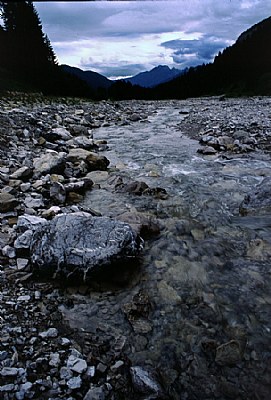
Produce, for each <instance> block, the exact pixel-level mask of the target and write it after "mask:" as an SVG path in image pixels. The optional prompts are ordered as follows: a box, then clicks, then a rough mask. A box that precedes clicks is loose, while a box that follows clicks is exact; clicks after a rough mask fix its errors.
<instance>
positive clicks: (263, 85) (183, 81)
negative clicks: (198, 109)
mask: <svg viewBox="0 0 271 400" xmlns="http://www.w3.org/2000/svg"><path fill="white" fill-rule="evenodd" d="M270 37H271V17H269V18H266V19H265V20H263V21H261V22H259V23H258V24H255V25H253V26H252V27H251V28H249V29H248V30H246V31H245V32H243V33H242V34H241V35H240V36H239V38H238V39H237V40H236V42H235V43H234V44H233V45H232V46H230V47H227V48H226V49H225V50H224V51H223V52H222V53H221V52H219V54H218V55H217V56H216V57H215V60H214V62H213V63H210V64H207V65H205V64H203V65H200V66H198V67H195V68H190V69H189V70H188V71H187V72H186V73H185V74H183V75H181V76H179V77H177V78H175V79H173V80H171V81H170V82H167V83H164V84H161V85H159V86H157V87H156V88H154V89H153V93H152V96H153V97H154V98H179V99H180V98H187V97H193V96H204V95H220V94H224V93H225V94H229V95H234V96H240V95H271V47H270Z"/></svg>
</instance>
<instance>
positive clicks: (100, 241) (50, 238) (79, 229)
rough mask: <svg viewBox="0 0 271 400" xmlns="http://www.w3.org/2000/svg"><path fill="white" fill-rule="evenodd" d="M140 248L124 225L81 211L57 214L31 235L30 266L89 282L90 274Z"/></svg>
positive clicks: (54, 275) (132, 253)
mask: <svg viewBox="0 0 271 400" xmlns="http://www.w3.org/2000/svg"><path fill="white" fill-rule="evenodd" d="M142 245H143V241H142V239H141V238H140V237H139V236H137V235H136V234H135V233H134V231H133V230H132V228H131V227H130V225H128V224H126V223H123V222H120V221H116V220H113V219H110V218H108V217H93V216H92V215H90V214H88V213H84V212H77V213H72V214H60V215H57V216H56V217H55V218H53V219H52V220H51V221H48V222H46V223H45V224H43V225H41V226H40V227H39V228H38V229H37V230H36V231H35V232H34V234H33V238H32V243H31V246H30V247H31V263H32V266H33V270H34V271H36V272H38V273H40V274H42V275H45V276H49V277H55V278H61V279H72V278H73V277H76V279H77V278H78V279H79V280H83V281H88V280H89V279H90V277H91V275H92V274H93V272H98V271H99V270H103V271H105V269H106V268H109V267H110V266H111V265H112V264H116V263H118V262H123V261H125V260H129V259H132V258H136V256H137V255H138V253H139V251H140V250H141V248H142ZM127 265H128V264H127ZM104 267H106V268H104Z"/></svg>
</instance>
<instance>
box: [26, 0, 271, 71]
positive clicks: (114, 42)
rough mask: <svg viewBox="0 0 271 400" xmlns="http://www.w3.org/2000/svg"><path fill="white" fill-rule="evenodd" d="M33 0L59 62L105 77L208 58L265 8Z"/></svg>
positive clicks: (270, 6)
mask: <svg viewBox="0 0 271 400" xmlns="http://www.w3.org/2000/svg"><path fill="white" fill-rule="evenodd" d="M34 5H35V7H36V9H37V11H38V13H39V16H40V18H41V21H42V25H43V29H44V32H46V33H47V34H48V36H49V39H50V40H51V43H52V45H53V48H54V50H55V52H56V54H57V56H58V59H59V61H60V63H66V64H70V65H74V66H77V67H79V68H83V69H93V70H96V71H97V72H100V73H103V74H105V75H106V76H108V77H110V76H111V74H113V75H114V76H116V75H117V76H120V75H121V74H122V73H125V76H126V74H127V75H133V74H134V73H138V72H141V71H142V70H146V69H151V68H153V67H154V66H157V65H159V64H167V65H169V66H170V67H173V66H175V67H177V68H184V67H186V66H194V65H198V64H201V63H203V62H205V63H206V62H209V61H211V60H212V59H213V57H214V56H215V54H216V53H217V52H218V51H220V50H222V49H223V48H225V47H226V46H228V45H229V44H231V43H232V42H234V41H235V40H236V39H237V37H238V36H239V35H240V34H241V33H242V32H243V31H245V30H246V29H248V28H249V27H250V26H252V25H253V24H255V23H257V22H259V21H261V20H262V19H264V18H267V17H268V16H269V14H270V11H269V10H271V0H174V1H173V0H163V1H144V0H142V1H88V2H80V1H73V2H50V1H47V2H36V3H34ZM90 60H91V61H90ZM118 66H119V68H118ZM141 67H142V70H141V71H138V68H141ZM129 68H130V70H129Z"/></svg>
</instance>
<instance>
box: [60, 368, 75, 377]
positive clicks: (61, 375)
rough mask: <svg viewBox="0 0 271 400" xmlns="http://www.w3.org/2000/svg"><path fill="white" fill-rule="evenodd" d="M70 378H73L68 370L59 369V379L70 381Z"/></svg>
mask: <svg viewBox="0 0 271 400" xmlns="http://www.w3.org/2000/svg"><path fill="white" fill-rule="evenodd" d="M72 377H73V373H72V371H71V370H70V368H67V367H61V368H60V378H61V379H65V380H68V379H71V378H72Z"/></svg>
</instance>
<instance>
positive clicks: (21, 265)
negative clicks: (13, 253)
mask: <svg viewBox="0 0 271 400" xmlns="http://www.w3.org/2000/svg"><path fill="white" fill-rule="evenodd" d="M28 263H29V260H28V259H27V258H17V269H18V270H23V269H25V268H26V267H27V265H28Z"/></svg>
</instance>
